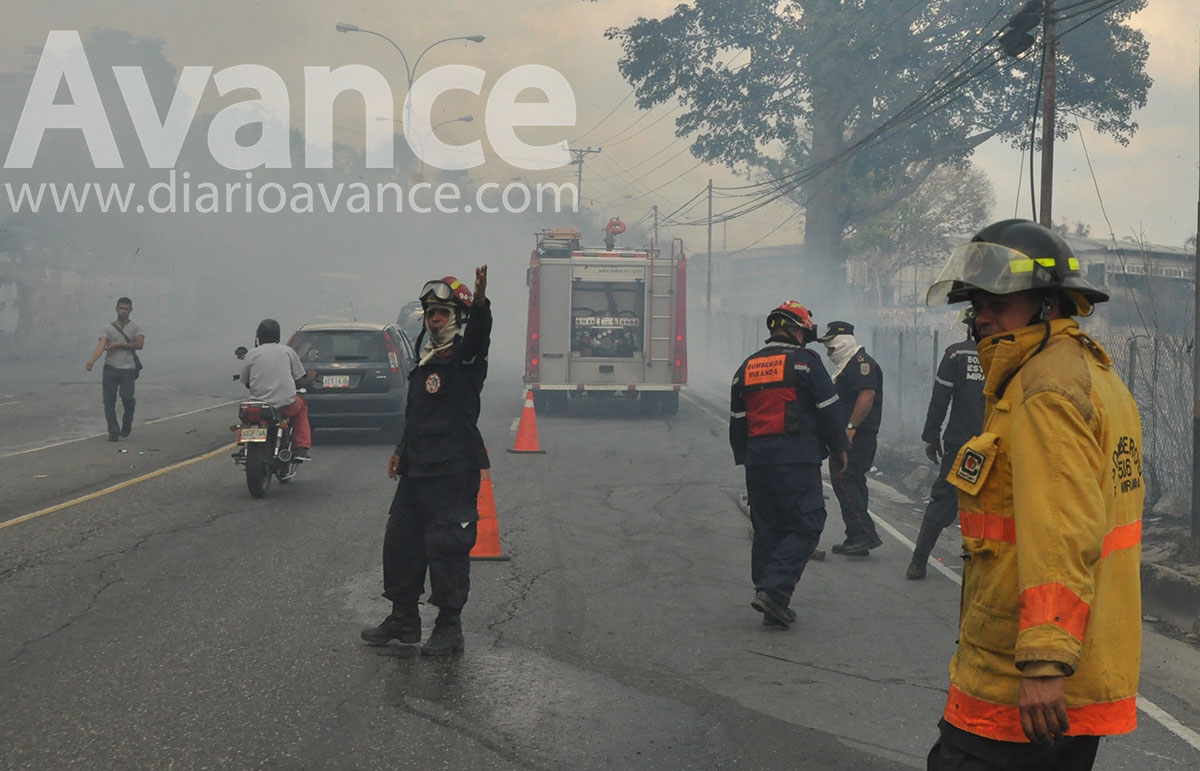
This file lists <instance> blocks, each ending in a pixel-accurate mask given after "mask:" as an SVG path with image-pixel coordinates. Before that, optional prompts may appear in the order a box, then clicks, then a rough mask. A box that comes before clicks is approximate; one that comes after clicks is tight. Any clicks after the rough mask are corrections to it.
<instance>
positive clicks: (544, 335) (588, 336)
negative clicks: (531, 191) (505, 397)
mask: <svg viewBox="0 0 1200 771" xmlns="http://www.w3.org/2000/svg"><path fill="white" fill-rule="evenodd" d="M624 230H625V225H624V224H623V223H622V222H621V221H620V220H618V219H616V218H614V219H612V220H610V221H609V223H608V225H607V227H606V228H605V239H604V241H605V243H604V246H603V247H584V246H582V245H581V243H580V242H581V240H582V234H581V232H580V231H579V230H578V229H575V228H555V229H552V230H543V231H541V232H538V233H535V234H534V236H535V241H536V246H535V248H534V250H533V254H532V256H531V257H530V264H529V273H528V284H529V318H528V334H527V337H526V348H525V378H524V379H525V384H526V386H527V387H528V388H530V389H532V391H533V396H534V403H535V404H536V405H537V406H538V407H542V408H545V409H546V410H547V411H550V412H557V411H561V410H563V409H565V408H566V406H567V400H568V398H569V397H583V396H592V397H612V396H617V395H620V396H624V397H626V398H629V399H637V400H638V401H639V403H640V407H641V412H642V413H644V414H650V413H653V412H656V411H657V412H661V413H663V414H665V415H673V414H675V412H677V411H678V409H679V392H680V391H681V390H682V389H683V388H684V387H685V386H686V384H687V324H686V318H687V316H686V307H687V306H686V292H685V283H684V282H685V266H686V260H685V258H684V254H683V241H682V240H680V239H678V238H676V239H672V241H671V250H670V253H669V254H667V255H665V254H662V253H661V252H660V251H659V250H658V249H656V248H655V245H654V243H653V242H651V244H650V246H649V247H645V248H642V249H618V248H617V247H616V243H615V237H616V236H617V235H618V234H620V233H622V232H624Z"/></svg>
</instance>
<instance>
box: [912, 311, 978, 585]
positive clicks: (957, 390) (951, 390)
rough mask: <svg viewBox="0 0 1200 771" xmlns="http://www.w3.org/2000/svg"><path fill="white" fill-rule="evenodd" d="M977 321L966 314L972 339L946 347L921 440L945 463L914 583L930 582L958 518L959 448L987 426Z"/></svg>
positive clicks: (921, 538) (917, 553)
mask: <svg viewBox="0 0 1200 771" xmlns="http://www.w3.org/2000/svg"><path fill="white" fill-rule="evenodd" d="M974 318H975V316H974V312H973V311H971V310H970V309H967V310H966V311H964V312H963V314H962V317H961V319H960V321H962V322H963V323H964V324H966V325H967V329H968V337H967V339H966V340H960V341H959V342H957V343H951V344H950V345H948V346H946V350H945V352H943V353H942V361H941V363H940V364H938V369H937V375H936V376H935V377H934V381H933V394H932V395H931V396H930V397H929V410H928V411H927V412H926V414H925V428H924V430H922V431H921V441H923V442H925V454H926V455H927V456H928V457H929V460H930V461H932V462H933V463H939V459H940V465H939V468H938V476H937V479H936V480H935V481H934V483H933V486H932V487H931V488H930V490H929V505H928V506H926V507H925V517H924V519H922V520H921V531H920V532H919V533H918V534H917V543H916V548H914V549H913V556H912V562H910V563H909V565H908V569H907V570H906V571H905V572H904V577H905V578H907V579H909V580H910V581H918V580H920V579H922V578H924V577H925V565H926V563H927V562H928V561H929V554H930V552H932V551H933V547H934V546H935V545H936V544H937V540H938V536H939V535H941V533H942V531H943V530H945V529H946V528H947V527H949V526H950V525H951V524H953V523H954V522H955V520H957V519H958V491H957V490H955V489H954V487H953V486H952V485H951V484H950V483H949V482H947V481H946V476H947V475H948V474H949V473H950V470H951V468H952V467H953V466H954V459H955V458H956V457H957V456H958V451H959V449H961V448H962V446H963V444H965V443H966V441H967V440H968V439H970V438H971V437H973V436H975V435H976V434H978V433H979V432H980V431H981V430H982V427H983V369H982V368H981V367H980V366H979V351H978V350H976V348H975V338H976V332H975V323H974ZM947 410H949V412H950V419H949V421H947V422H946V432H945V433H944V434H943V433H942V422H943V421H945V420H946V411H947Z"/></svg>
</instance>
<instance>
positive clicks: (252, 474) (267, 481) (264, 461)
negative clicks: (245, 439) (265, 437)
mask: <svg viewBox="0 0 1200 771" xmlns="http://www.w3.org/2000/svg"><path fill="white" fill-rule="evenodd" d="M269 450H270V448H269V447H268V446H267V443H266V442H261V443H255V444H248V445H246V487H248V488H249V489H250V495H252V496H254V497H255V498H261V497H263V496H264V495H266V494H267V488H269V487H270V486H271V456H270V452H269Z"/></svg>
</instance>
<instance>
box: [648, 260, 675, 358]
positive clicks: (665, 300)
mask: <svg viewBox="0 0 1200 771" xmlns="http://www.w3.org/2000/svg"><path fill="white" fill-rule="evenodd" d="M657 255H658V249H657V248H656V247H655V245H654V242H653V241H651V242H650V307H649V308H647V309H646V315H647V316H648V317H649V318H650V325H649V326H650V328H649V335H650V340H649V344H648V345H647V346H646V364H647V366H653V365H654V362H656V361H664V362H670V361H671V356H670V354H671V313H670V310H671V292H672V287H671V280H672V277H673V275H674V271H673V270H672V263H671V261H666V262H665V265H664V261H663V260H656V259H655V257H656V256H657ZM656 352H661V354H660V355H658V356H655V353H656Z"/></svg>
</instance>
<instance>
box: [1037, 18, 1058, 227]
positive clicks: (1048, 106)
mask: <svg viewBox="0 0 1200 771" xmlns="http://www.w3.org/2000/svg"><path fill="white" fill-rule="evenodd" d="M1057 36H1058V22H1057V21H1056V20H1055V17H1054V0H1046V5H1045V9H1044V10H1043V16H1042V46H1043V47H1044V49H1045V54H1044V58H1045V62H1044V64H1043V65H1042V201H1041V210H1040V212H1039V214H1038V221H1039V222H1040V223H1041V224H1042V225H1044V226H1046V227H1048V228H1049V227H1053V226H1054V223H1053V221H1052V218H1051V213H1050V212H1051V205H1052V203H1053V199H1054V102H1055V98H1056V97H1055V92H1056V88H1055V77H1056V75H1057V73H1058V68H1057V67H1056V66H1055V64H1056V63H1055V58H1056V56H1057V51H1058V40H1057Z"/></svg>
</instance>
